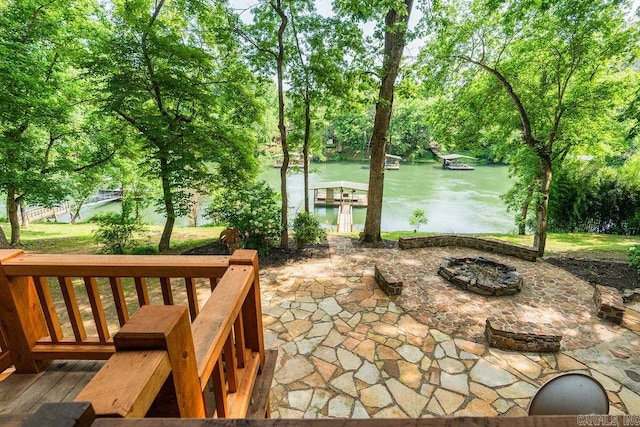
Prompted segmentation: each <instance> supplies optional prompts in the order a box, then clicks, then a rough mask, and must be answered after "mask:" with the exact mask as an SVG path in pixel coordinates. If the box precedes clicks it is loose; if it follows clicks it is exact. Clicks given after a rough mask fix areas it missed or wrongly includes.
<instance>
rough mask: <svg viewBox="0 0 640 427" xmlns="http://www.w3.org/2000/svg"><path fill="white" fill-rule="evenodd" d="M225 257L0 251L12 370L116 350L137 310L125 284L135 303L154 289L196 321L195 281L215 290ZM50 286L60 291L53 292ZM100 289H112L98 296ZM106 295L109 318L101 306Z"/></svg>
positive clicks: (2, 310)
mask: <svg viewBox="0 0 640 427" xmlns="http://www.w3.org/2000/svg"><path fill="white" fill-rule="evenodd" d="M249 252H251V251H249ZM245 256H246V255H245ZM231 258H232V257H230V256H182V255H160V256H153V255H152V256H136V255H73V256H69V255H52V254H27V253H24V252H23V251H20V250H0V320H2V322H0V329H2V332H3V333H4V334H5V337H6V344H7V347H6V349H5V348H4V347H2V350H3V351H5V350H6V351H9V352H10V353H11V354H12V355H13V357H12V359H13V360H12V361H13V363H14V364H15V366H16V372H18V373H37V372H39V371H40V370H41V369H42V368H43V367H44V366H46V364H47V363H48V361H49V360H53V359H108V358H109V357H110V356H111V354H113V352H114V351H115V347H114V345H113V341H112V338H111V334H112V333H113V332H115V331H116V330H117V329H118V328H120V327H122V326H123V325H125V324H126V323H127V322H128V321H129V317H130V314H131V313H130V309H131V310H133V311H135V310H136V309H135V308H131V304H132V301H131V293H130V292H127V293H126V295H125V288H127V289H130V290H134V292H135V295H133V297H134V298H135V300H136V301H137V305H138V307H141V306H143V305H147V304H149V303H150V302H151V301H150V300H151V294H152V292H153V293H154V295H155V294H158V295H159V294H161V295H162V301H163V303H164V304H167V305H172V304H174V301H175V300H176V297H180V298H181V299H183V300H184V301H185V304H187V305H188V307H189V312H190V317H191V319H192V320H195V319H197V317H198V313H199V312H200V303H199V301H198V290H197V289H198V288H197V287H198V284H199V283H202V280H204V281H205V282H206V285H205V286H206V287H207V289H208V288H210V289H213V288H215V285H216V284H217V283H218V281H219V280H220V279H221V277H222V276H223V275H224V274H225V272H226V271H227V269H228V268H229V265H230V261H231ZM256 259H257V257H256ZM127 283H129V284H130V285H129V284H127ZM129 286H130V287H129ZM58 287H59V288H58ZM56 289H59V295H60V297H54V295H55V294H57V293H56ZM106 289H110V290H111V292H110V294H111V295H108V294H107V295H104V292H105V290H106ZM101 291H102V293H103V295H101V294H100V292H101ZM79 298H81V299H82V301H83V302H82V303H81V302H79ZM110 298H112V301H113V305H114V306H115V313H114V315H112V316H108V315H107V313H106V312H105V308H104V306H103V302H105V301H108V300H109V299H110ZM127 298H128V299H127ZM202 302H204V301H202ZM81 304H86V305H87V306H90V308H91V314H92V319H89V318H88V316H86V315H84V314H83V313H82V310H81V309H80V305H81ZM127 304H129V307H127ZM62 306H64V309H62ZM133 311H132V312H133ZM64 322H67V323H66V324H65V323H64ZM260 326H261V325H260ZM0 360H3V359H0ZM4 360H8V358H7V357H5V359H4Z"/></svg>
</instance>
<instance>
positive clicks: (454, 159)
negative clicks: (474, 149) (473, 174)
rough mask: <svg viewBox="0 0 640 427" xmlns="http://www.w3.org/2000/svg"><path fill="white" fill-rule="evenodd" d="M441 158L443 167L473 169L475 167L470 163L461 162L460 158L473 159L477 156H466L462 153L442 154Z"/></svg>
mask: <svg viewBox="0 0 640 427" xmlns="http://www.w3.org/2000/svg"><path fill="white" fill-rule="evenodd" d="M438 157H440V160H442V167H443V169H449V170H468V171H472V170H474V169H475V168H474V167H473V166H471V165H470V164H468V163H462V162H459V161H458V160H459V159H472V160H475V159H476V158H475V157H471V156H464V155H462V154H441V155H440V156H438Z"/></svg>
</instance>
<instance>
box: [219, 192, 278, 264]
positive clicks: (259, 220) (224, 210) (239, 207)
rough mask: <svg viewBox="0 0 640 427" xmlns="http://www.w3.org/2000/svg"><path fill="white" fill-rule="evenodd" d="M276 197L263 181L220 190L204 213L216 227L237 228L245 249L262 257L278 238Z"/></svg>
mask: <svg viewBox="0 0 640 427" xmlns="http://www.w3.org/2000/svg"><path fill="white" fill-rule="evenodd" d="M278 198H279V197H278V194H277V193H276V192H275V191H273V190H272V189H271V187H269V185H268V184H267V183H266V182H264V181H259V182H257V183H254V184H243V185H239V186H235V187H229V188H224V189H221V190H219V191H218V192H216V193H214V194H213V198H212V201H211V204H210V205H209V209H208V210H207V215H209V216H210V217H211V218H212V219H213V221H214V223H215V224H216V225H223V224H224V225H227V226H229V227H232V228H237V229H238V230H239V231H240V235H241V236H242V238H243V245H244V247H245V248H249V249H257V250H258V252H259V253H261V254H264V253H266V252H268V251H269V249H271V248H272V247H274V246H275V245H277V243H278V239H279V238H280V207H279V200H278Z"/></svg>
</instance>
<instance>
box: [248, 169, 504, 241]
mask: <svg viewBox="0 0 640 427" xmlns="http://www.w3.org/2000/svg"><path fill="white" fill-rule="evenodd" d="M312 170H313V172H314V173H312V174H310V175H309V182H310V184H313V183H318V182H328V181H340V180H342V181H355V182H361V183H365V184H366V183H368V181H369V169H368V167H367V165H366V164H364V163H344V162H340V163H318V164H312ZM507 171H508V168H507V167H506V166H476V169H475V170H473V171H453V170H446V169H443V168H442V167H441V165H440V163H438V162H431V163H423V164H405V163H403V164H402V165H401V166H400V170H389V171H386V173H385V184H384V200H383V207H382V231H396V230H411V229H412V228H413V227H412V226H411V225H410V224H409V218H410V217H411V214H412V212H413V211H414V210H415V209H423V210H424V211H425V214H426V216H427V218H428V219H429V223H428V224H427V225H423V226H421V227H420V230H421V231H436V232H456V233H509V232H512V231H514V230H515V226H514V223H513V217H512V215H511V214H509V213H507V211H506V207H505V205H504V203H503V202H502V200H500V195H501V194H504V193H506V192H507V191H508V190H509V188H511V181H510V179H509V177H508V174H507ZM261 178H262V179H264V180H265V181H267V182H268V183H269V184H270V185H271V186H272V187H273V188H274V189H276V190H277V191H279V188H280V170H279V169H276V168H272V169H269V170H267V171H265V172H263V173H262V174H261ZM303 188H304V181H303V175H302V173H297V174H291V175H289V176H288V180H287V189H288V192H289V206H290V208H291V210H292V213H295V212H296V211H298V210H301V209H303V207H304V202H303V194H304V190H303ZM309 200H310V202H311V203H313V191H310V194H309ZM314 212H315V214H316V215H318V216H320V218H321V220H322V223H323V224H325V226H327V227H331V226H333V227H335V223H336V220H337V215H338V208H325V207H321V208H315V209H314ZM365 215H366V210H365V209H363V208H360V209H354V218H353V221H354V225H355V227H356V228H357V229H362V228H363V227H364V221H365Z"/></svg>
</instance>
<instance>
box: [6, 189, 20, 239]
mask: <svg viewBox="0 0 640 427" xmlns="http://www.w3.org/2000/svg"><path fill="white" fill-rule="evenodd" d="M18 205H19V204H18V202H16V190H15V189H14V188H10V189H9V191H8V193H7V214H8V215H9V222H10V223H11V246H15V245H19V244H20V217H19V215H18Z"/></svg>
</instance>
